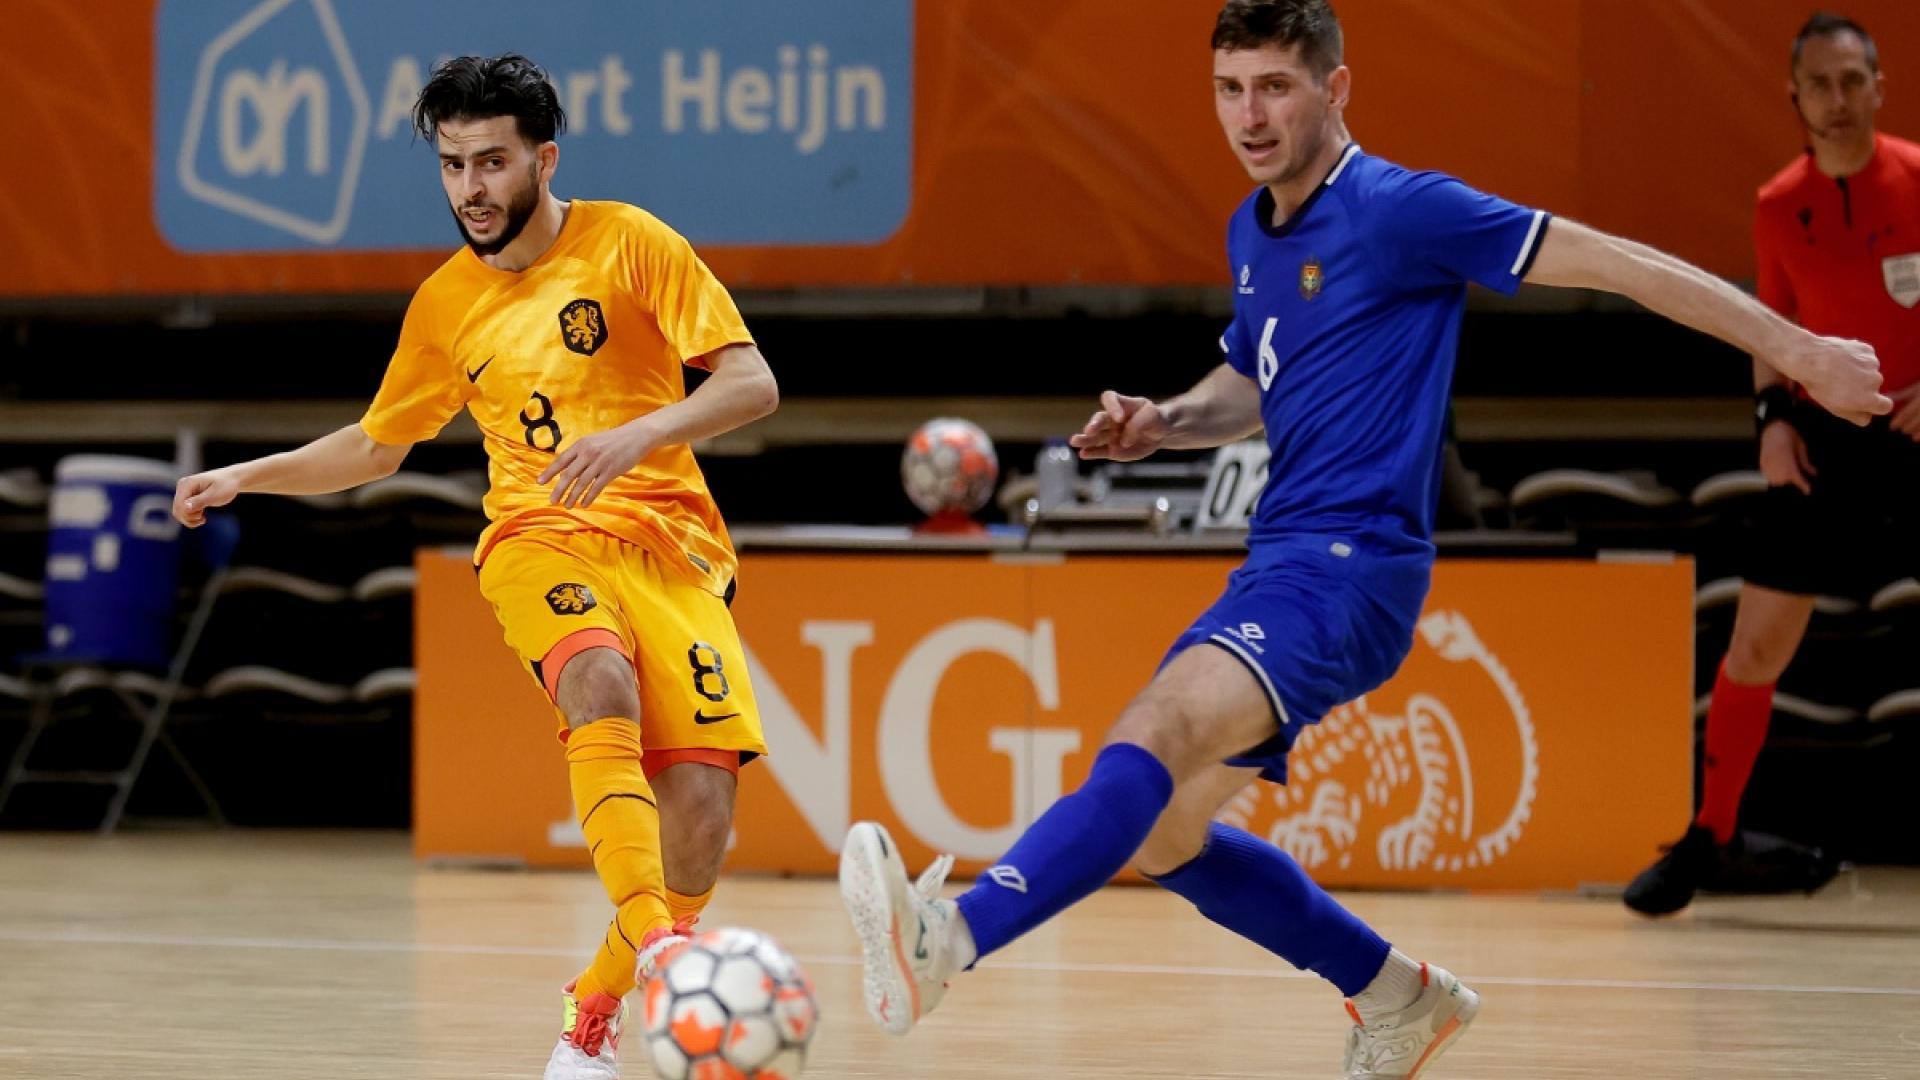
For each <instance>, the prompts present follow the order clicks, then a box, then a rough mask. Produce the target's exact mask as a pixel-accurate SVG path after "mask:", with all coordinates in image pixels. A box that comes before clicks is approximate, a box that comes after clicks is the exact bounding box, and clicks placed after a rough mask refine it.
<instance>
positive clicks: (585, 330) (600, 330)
mask: <svg viewBox="0 0 1920 1080" xmlns="http://www.w3.org/2000/svg"><path fill="white" fill-rule="evenodd" d="M560 343H561V344H562V345H565V346H566V347H567V348H569V349H571V350H573V351H574V352H577V353H579V354H580V355H581V356H592V355H593V354H594V353H597V352H599V351H600V346H602V345H605V344H606V343H607V317H606V315H605V314H603V313H602V312H601V310H600V301H598V300H589V299H585V298H582V299H579V300H575V301H574V302H573V303H571V304H568V305H567V306H566V307H563V308H561V309H560Z"/></svg>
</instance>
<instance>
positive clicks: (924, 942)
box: [840, 821, 960, 1035]
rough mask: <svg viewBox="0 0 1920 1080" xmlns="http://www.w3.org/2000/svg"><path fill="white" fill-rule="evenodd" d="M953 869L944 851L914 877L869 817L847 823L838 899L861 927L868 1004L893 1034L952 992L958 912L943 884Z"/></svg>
mask: <svg viewBox="0 0 1920 1080" xmlns="http://www.w3.org/2000/svg"><path fill="white" fill-rule="evenodd" d="M952 869H953V856H951V855H942V856H941V857H940V858H938V859H936V860H934V863H933V865H932V866H929V867H927V870H926V872H925V873H923V874H921V875H920V880H919V881H918V882H916V883H912V884H909V883H908V881H907V867H906V863H904V862H902V861H901V859H900V849H899V848H898V847H896V846H894V843H893V838H892V837H890V836H888V835H887V830H886V829H884V828H882V827H880V826H879V825H876V824H874V823H873V822H871V821H862V822H860V823H858V824H856V825H855V826H854V827H853V828H852V829H851V830H849V831H848V832H847V844H846V846H845V847H843V848H841V849H840V899H841V900H842V901H844V902H845V903H846V905H847V914H848V915H850V916H852V917H853V929H854V932H855V933H857V934H858V935H860V951H861V953H862V954H863V957H862V958H863V960H864V962H865V968H866V972H865V978H864V979H863V980H862V983H863V988H864V989H865V991H866V998H867V1012H868V1013H869V1014H871V1015H872V1016H873V1019H874V1022H875V1023H878V1024H879V1025H880V1026H881V1027H883V1028H885V1029H887V1031H888V1033H889V1034H893V1035H905V1034H906V1033H907V1032H908V1031H910V1030H912V1029H913V1025H914V1024H916V1023H918V1022H919V1021H920V1019H921V1017H924V1016H926V1015H927V1014H928V1013H930V1012H932V1011H933V1007H934V1006H936V1005H938V1004H940V999H941V998H942V997H944V996H946V993H947V980H948V979H949V978H950V977H952V975H953V970H954V968H955V966H956V965H955V963H954V960H953V949H952V946H951V941H950V939H951V937H952V931H953V922H954V920H955V919H958V918H959V917H960V913H959V909H958V908H957V907H956V906H955V904H954V902H953V901H951V900H943V899H941V898H940V887H941V886H942V885H945V884H946V881H947V873H948V872H949V871H950V870H952Z"/></svg>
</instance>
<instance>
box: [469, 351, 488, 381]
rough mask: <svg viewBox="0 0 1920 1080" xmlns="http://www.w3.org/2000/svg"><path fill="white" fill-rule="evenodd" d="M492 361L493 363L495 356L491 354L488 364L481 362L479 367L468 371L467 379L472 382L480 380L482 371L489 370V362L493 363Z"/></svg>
mask: <svg viewBox="0 0 1920 1080" xmlns="http://www.w3.org/2000/svg"><path fill="white" fill-rule="evenodd" d="M491 363H493V357H491V356H489V357H487V362H486V364H481V365H480V366H479V367H477V368H474V369H473V370H472V371H469V372H467V381H468V382H470V383H477V382H479V381H480V373H481V372H483V371H485V370H487V364H491Z"/></svg>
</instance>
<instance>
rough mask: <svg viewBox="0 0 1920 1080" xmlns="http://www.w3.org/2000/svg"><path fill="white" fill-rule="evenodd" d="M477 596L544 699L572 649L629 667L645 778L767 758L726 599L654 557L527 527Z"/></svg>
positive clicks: (494, 555) (505, 547) (608, 540)
mask: <svg viewBox="0 0 1920 1080" xmlns="http://www.w3.org/2000/svg"><path fill="white" fill-rule="evenodd" d="M480 592H481V593H482V594H483V595H484V596H485V597H486V598H487V602H488V603H490V604H492V605H493V612H494V615H495V616H496V617H498V618H499V620H500V625H501V627H502V628H503V629H505V631H506V638H507V645H508V646H509V647H510V648H512V649H513V651H514V652H515V653H517V654H519V656H520V661H521V663H522V664H524V665H526V667H527V670H528V671H529V672H530V673H531V674H532V675H533V677H534V679H535V680H536V681H537V682H539V683H540V684H541V686H542V687H543V688H545V690H546V692H547V695H548V697H549V698H551V697H552V695H553V692H554V690H555V689H556V688H557V687H558V686H559V680H560V672H561V670H562V669H563V668H564V667H565V666H566V662H567V661H568V660H571V659H572V658H573V657H574V656H576V655H578V654H579V653H580V652H581V651H582V650H585V649H589V648H594V647H596V646H605V647H608V648H612V649H616V650H618V651H619V652H621V653H623V654H625V655H626V656H627V657H628V658H629V659H631V660H632V661H633V668H634V675H635V679H636V681H637V685H638V688H639V693H640V739H641V745H642V747H643V748H644V751H645V756H644V757H643V759H642V764H643V766H644V767H645V769H646V772H647V775H648V776H652V775H653V774H655V773H657V772H659V771H660V769H663V768H665V767H666V766H667V765H671V764H674V763H675V762H677V761H687V760H692V761H701V762H705V763H707V764H711V765H717V766H720V767H722V768H727V769H729V770H733V769H737V768H738V766H739V765H741V764H744V763H745V762H747V761H750V760H752V759H753V758H755V757H757V756H759V755H761V754H764V753H766V751H767V745H766V741H765V739H764V738H763V736H762V735H761V732H760V713H759V709H758V708H757V706H756V705H755V703H754V698H753V685H752V683H751V682H750V681H749V680H748V677H747V668H746V657H745V653H744V652H743V650H742V649H741V648H740V636H739V634H738V632H736V631H735V629H734V626H733V615H732V613H731V612H729V611H728V610H727V604H726V601H725V600H724V599H722V598H721V597H718V596H715V595H714V594H713V593H711V592H708V591H707V590H706V589H703V588H701V587H700V586H699V585H697V584H695V583H693V582H692V581H689V580H687V579H686V578H683V577H679V576H676V575H674V574H672V573H669V572H667V571H665V570H664V568H663V567H662V566H661V565H660V559H659V558H658V557H657V556H656V555H655V554H654V553H653V552H651V551H649V550H647V549H645V548H642V547H638V546H636V545H633V544H629V543H627V542H626V541H624V540H619V539H617V538H615V537H613V536H610V535H608V534H606V533H602V532H595V531H591V530H581V531H577V532H562V531H559V530H554V529H543V528H536V529H527V530H524V531H521V532H515V533H511V534H509V535H507V536H505V537H502V538H501V539H500V540H499V541H498V542H497V543H495V545H494V546H493V550H492V551H490V552H488V554H487V556H486V561H485V562H484V563H483V564H482V565H481V567H480ZM560 737H561V738H562V739H563V740H564V739H565V738H566V718H565V717H561V718H560Z"/></svg>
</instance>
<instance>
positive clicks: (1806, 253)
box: [1753, 135, 1920, 392]
mask: <svg viewBox="0 0 1920 1080" xmlns="http://www.w3.org/2000/svg"><path fill="white" fill-rule="evenodd" d="M1753 240H1754V249H1755V251H1756V253H1757V254H1758V256H1759V263H1760V267H1759V293H1760V299H1761V301H1762V302H1763V303H1765V304H1766V305H1767V306H1768V307H1771V308H1772V309H1774V310H1775V311H1778V312H1779V313H1780V314H1782V315H1785V316H1786V317H1788V318H1790V319H1795V320H1797V321H1798V322H1799V323H1800V325H1802V326H1804V327H1806V328H1807V329H1808V330H1811V331H1813V332H1814V333H1816V334H1827V335H1830V336H1834V337H1844V338H1854V339H1857V340H1860V341H1864V342H1866V343H1867V344H1869V345H1872V346H1873V349H1874V351H1875V352H1877V353H1879V354H1880V370H1881V372H1882V373H1883V374H1884V376H1885V381H1884V382H1883V384H1882V386H1883V388H1884V389H1885V390H1886V391H1888V392H1891V391H1894V390H1900V389H1903V388H1905V387H1908V386H1911V385H1913V384H1914V383H1916V382H1920V145H1916V144H1914V143H1910V142H1907V141H1906V140H1905V139H1896V138H1894V137H1893V136H1891V135H1875V136H1874V146H1873V159H1872V160H1871V161H1869V162H1868V163H1867V167H1866V168H1865V169H1862V170H1861V171H1860V172H1859V173H1857V174H1855V175H1853V176H1849V177H1847V178H1846V179H1844V180H1836V179H1834V178H1833V177H1831V176H1827V175H1825V174H1823V173H1821V172H1820V170H1819V169H1817V168H1815V167H1814V164H1813V155H1812V154H1811V153H1809V154H1805V155H1803V156H1801V157H1800V158H1799V159H1798V160H1796V161H1794V163H1793V164H1791V165H1788V166H1787V167H1786V168H1785V169H1782V170H1781V171H1780V174H1779V175H1778V176H1775V177H1774V178H1773V179H1772V180H1769V181H1767V183H1766V186H1764V187H1762V188H1761V189H1760V202H1759V206H1758V207H1757V209H1756V211H1755V213H1754V223H1753Z"/></svg>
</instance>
